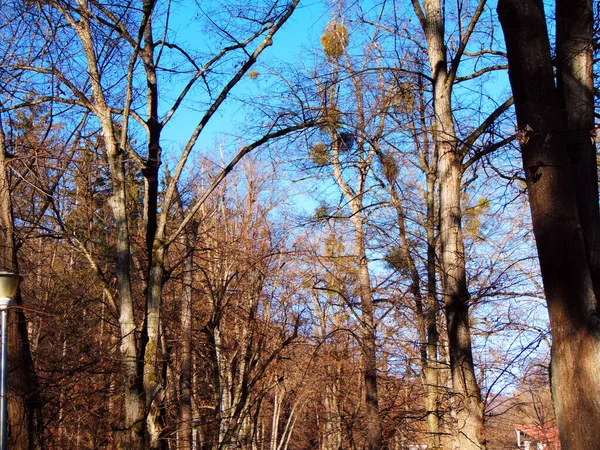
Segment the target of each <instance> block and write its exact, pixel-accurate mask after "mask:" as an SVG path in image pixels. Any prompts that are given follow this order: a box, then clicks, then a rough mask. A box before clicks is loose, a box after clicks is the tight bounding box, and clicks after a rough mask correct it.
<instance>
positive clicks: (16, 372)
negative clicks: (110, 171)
mask: <svg viewBox="0 0 600 450" xmlns="http://www.w3.org/2000/svg"><path fill="white" fill-rule="evenodd" d="M1 125H2V124H1V123H0V233H1V235H0V246H1V247H0V249H1V251H2V253H1V254H0V257H1V258H2V259H1V260H0V270H6V271H9V272H15V273H18V272H19V264H18V259H17V246H16V243H15V234H14V224H13V214H12V201H11V195H10V184H9V178H8V166H7V161H6V154H7V153H6V147H5V140H4V131H3V129H2V128H1ZM22 307H23V299H22V297H21V292H20V290H19V291H18V292H17V295H16V296H15V298H14V299H13V304H12V307H11V308H10V309H9V310H8V380H7V388H8V394H9V396H8V405H7V410H8V417H7V418H8V439H7V444H8V446H9V447H10V448H14V449H19V450H20V449H23V450H25V449H41V448H42V446H43V441H42V438H43V436H42V427H43V421H42V401H41V398H40V394H39V385H38V380H37V375H36V373H35V367H34V364H33V359H32V357H31V350H30V346H29V337H28V333H27V321H26V319H25V315H24V313H23V309H22Z"/></svg>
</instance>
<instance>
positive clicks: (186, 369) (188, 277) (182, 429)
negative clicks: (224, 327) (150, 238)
mask: <svg viewBox="0 0 600 450" xmlns="http://www.w3.org/2000/svg"><path fill="white" fill-rule="evenodd" d="M184 244H185V251H188V252H189V254H188V255H186V257H185V261H184V264H183V270H184V274H183V295H182V297H181V361H180V364H181V373H180V375H179V391H180V392H179V398H180V400H179V408H180V417H179V430H178V433H179V446H178V448H180V449H182V450H190V449H191V448H192V430H193V426H192V419H193V417H192V316H193V308H192V281H193V275H192V270H193V255H194V253H193V251H192V247H191V246H192V245H193V243H192V241H191V239H189V236H188V234H185V235H184Z"/></svg>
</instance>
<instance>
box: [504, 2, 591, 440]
mask: <svg viewBox="0 0 600 450" xmlns="http://www.w3.org/2000/svg"><path fill="white" fill-rule="evenodd" d="M575 3H576V4H577V5H576V6H575V5H573V7H574V8H575V9H578V8H583V12H581V11H580V14H581V15H582V17H585V16H586V15H587V14H591V2H585V1H584V2H575ZM557 12H558V13H561V14H564V16H563V17H561V18H560V20H567V16H568V17H569V19H568V20H571V21H572V20H575V17H573V16H571V15H569V14H566V13H565V12H564V9H561V8H559V9H557ZM498 15H499V17H500V23H501V25H502V29H503V31H504V36H505V40H506V48H507V56H508V61H509V77H510V83H511V86H512V89H513V94H514V98H515V108H516V112H517V123H518V126H519V134H520V143H521V149H522V155H523V167H524V169H525V174H526V177H527V189H528V193H529V203H530V208H531V215H532V222H533V231H534V234H535V238H536V245H537V249H538V256H539V261H540V267H541V271H542V279H543V282H544V291H545V294H546V301H547V303H548V312H549V315H550V328H551V331H552V361H551V367H550V369H551V384H552V396H553V402H554V407H555V410H556V419H557V425H558V429H559V432H560V439H561V445H562V448H563V450H575V449H590V450H594V449H600V441H598V439H597V433H596V431H595V430H596V427H597V424H598V423H599V422H600V400H599V399H600V371H598V366H599V365H600V356H599V355H600V322H599V320H598V304H597V298H596V296H595V293H594V286H593V279H592V270H591V266H592V265H591V264H590V261H589V254H590V252H589V245H590V242H589V241H588V240H587V239H586V230H585V228H584V227H583V226H582V222H584V221H585V220H586V219H581V218H580V216H579V211H578V209H579V208H578V206H581V205H583V204H584V200H583V199H584V198H588V199H592V200H590V201H593V198H594V196H595V195H597V193H596V194H590V193H587V192H584V189H583V185H584V184H585V183H590V181H589V180H588V181H585V180H581V179H580V178H579V177H578V178H577V179H575V180H573V179H572V177H573V176H574V174H576V173H577V172H578V170H580V169H582V168H581V167H577V166H579V164H581V161H582V158H580V157H579V156H581V155H579V156H578V157H573V155H571V153H570V150H571V149H572V148H573V147H572V145H573V142H571V137H572V136H573V134H574V133H579V132H580V130H572V129H571V126H572V124H573V123H574V122H573V121H572V119H568V118H567V117H566V115H565V114H561V109H560V104H561V100H560V98H561V96H564V95H565V93H566V92H571V93H570V94H569V97H570V98H569V99H565V100H564V101H565V104H567V102H572V101H578V100H577V99H578V96H577V95H576V93H574V92H572V91H570V90H569V89H567V88H566V87H565V83H566V80H568V79H571V80H573V79H576V78H577V74H573V73H568V74H561V75H560V79H561V80H563V81H562V82H561V88H562V89H561V91H562V92H560V91H559V90H558V89H557V88H556V86H555V83H554V74H553V67H552V59H551V53H550V43H549V39H548V32H547V28H546V21H545V15H544V5H543V3H542V1H541V0H527V1H524V0H500V1H499V3H498ZM574 25H577V23H576V22H572V23H571V24H570V25H569V26H570V27H573V26H574ZM577 26H578V25H577ZM559 30H562V31H560V32H561V33H564V30H565V28H563V27H562V26H560V27H559V28H558V29H557V32H559ZM571 36H572V37H569V33H567V35H563V36H560V37H558V36H557V40H563V39H565V40H569V39H577V40H578V39H579V38H577V37H575V36H573V35H571ZM561 46H563V48H569V47H570V44H569V43H568V42H562V43H561ZM586 51H589V49H588V50H586ZM576 66H577V64H574V65H568V64H564V61H563V62H562V63H560V64H559V70H561V71H566V72H571V71H573V70H574V69H575V67H576ZM585 79H587V78H586V77H583V78H582V79H581V82H582V83H584V86H587V88H586V89H589V88H590V85H589V84H587V83H589V81H584V80H585ZM580 87H581V86H580ZM575 90H577V89H575ZM584 91H585V89H584ZM588 101H589V100H588ZM585 108H588V109H589V106H587V107H585ZM570 114H571V113H569V114H567V115H570ZM584 122H585V121H584ZM565 130H566V132H565ZM588 139H589V136H588ZM588 158H589V155H588ZM573 164H575V167H574V166H573ZM594 167H595V165H594ZM587 189H594V190H596V191H597V185H596V186H589V184H588V188H587ZM578 192H580V193H581V195H579V194H578ZM596 198H597V197H596ZM595 201H596V205H590V207H591V208H594V207H596V208H597V200H595ZM592 220H594V218H593V217H592Z"/></svg>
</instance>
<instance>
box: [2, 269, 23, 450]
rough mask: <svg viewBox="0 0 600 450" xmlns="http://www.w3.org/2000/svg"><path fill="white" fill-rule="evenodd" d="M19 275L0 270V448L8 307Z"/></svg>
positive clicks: (4, 415)
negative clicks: (0, 376) (0, 328)
mask: <svg viewBox="0 0 600 450" xmlns="http://www.w3.org/2000/svg"><path fill="white" fill-rule="evenodd" d="M20 280H21V277H20V276H19V274H17V273H12V272H0V312H1V314H2V358H0V375H2V381H1V382H0V425H1V428H0V433H1V436H0V449H1V450H6V434H7V426H6V425H7V422H8V417H7V412H8V411H7V408H6V403H7V402H6V378H7V374H8V345H7V344H8V307H9V306H10V304H11V303H12V300H13V297H14V296H15V294H16V293H17V288H18V287H19V281H20Z"/></svg>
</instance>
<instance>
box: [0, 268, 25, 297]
mask: <svg viewBox="0 0 600 450" xmlns="http://www.w3.org/2000/svg"><path fill="white" fill-rule="evenodd" d="M20 281H21V275H19V274H18V273H13V272H0V298H13V297H14V296H15V294H16V293H17V288H18V287H19V282H20Z"/></svg>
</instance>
